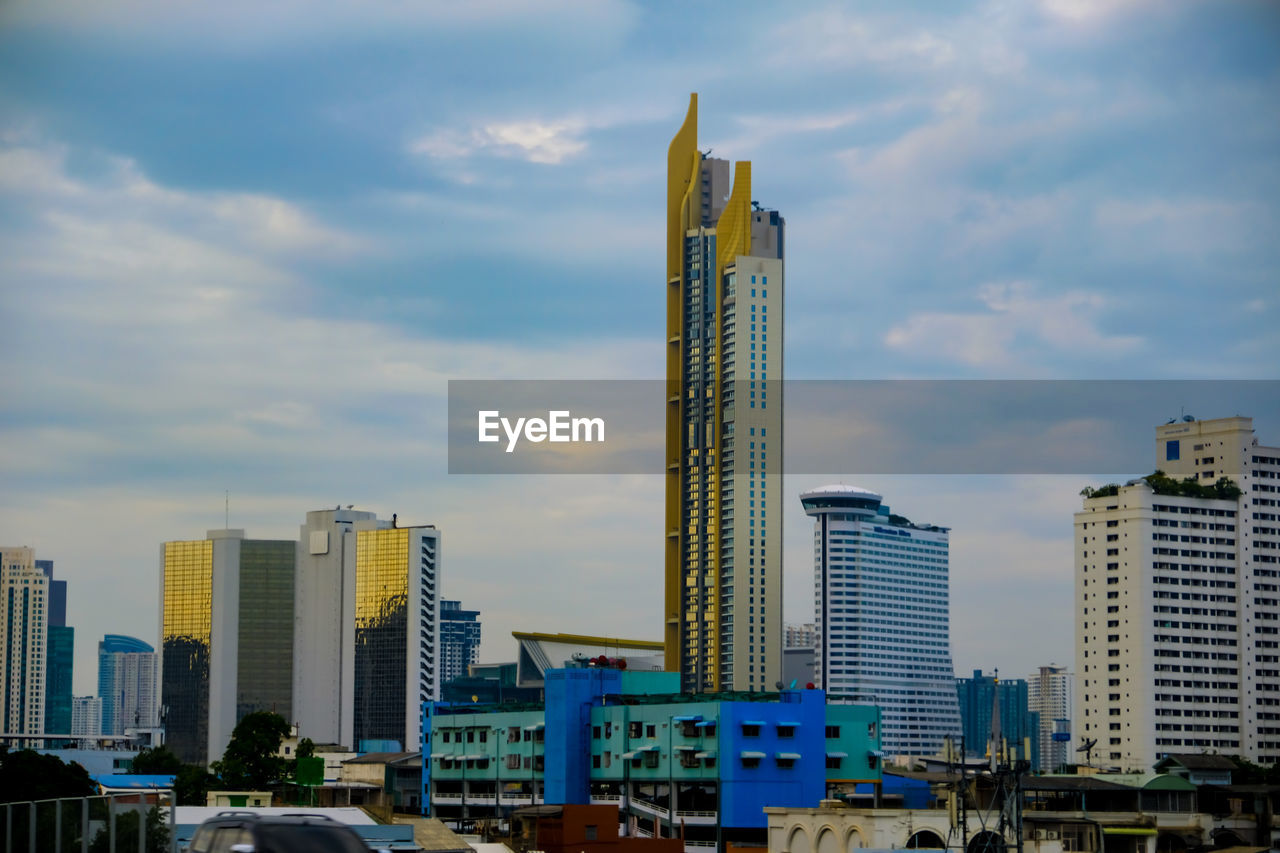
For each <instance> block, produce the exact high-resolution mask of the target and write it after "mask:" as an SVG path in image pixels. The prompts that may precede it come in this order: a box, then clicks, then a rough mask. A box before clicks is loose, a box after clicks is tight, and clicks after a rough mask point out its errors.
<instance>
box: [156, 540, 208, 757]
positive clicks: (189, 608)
mask: <svg viewBox="0 0 1280 853" xmlns="http://www.w3.org/2000/svg"><path fill="white" fill-rule="evenodd" d="M162 555H163V556H162V558H161V559H162V561H163V563H162V567H161V580H160V584H161V597H160V609H161V613H160V637H161V640H160V646H161V655H162V661H161V671H162V672H163V680H162V682H161V697H162V700H161V701H162V704H163V706H164V724H165V738H166V741H167V744H168V746H169V749H171V750H172V751H173V752H174V754H175V755H177V756H178V757H179V758H181V759H182V760H183V761H184V762H187V763H204V762H206V761H208V760H209V759H208V757H207V752H208V741H209V655H210V650H211V649H210V645H211V634H212V631H213V625H212V623H213V541H212V540H210V539H204V540H199V541H189V542H166V543H164V545H163V546H162Z"/></svg>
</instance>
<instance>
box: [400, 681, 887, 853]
mask: <svg viewBox="0 0 1280 853" xmlns="http://www.w3.org/2000/svg"><path fill="white" fill-rule="evenodd" d="M678 690H679V677H678V674H676V673H666V672H623V671H619V670H616V669H607V668H583V669H561V670H550V671H548V672H547V682H546V702H545V703H542V704H531V705H524V706H511V705H505V706H492V705H490V706H481V705H443V704H441V703H430V704H428V705H427V706H425V707H424V712H423V727H422V728H423V733H424V736H423V750H422V753H423V800H422V801H423V803H424V806H425V807H426V808H427V809H428V813H429V814H430V815H432V816H433V817H438V818H441V819H443V820H445V821H446V822H449V823H453V824H455V825H465V824H470V823H474V822H475V821H478V820H484V819H493V818H504V817H506V816H508V815H509V814H510V813H511V811H513V810H514V809H516V808H520V807H522V806H529V805H538V804H543V803H553V804H558V803H584V804H585V803H596V804H599V803H615V804H617V805H618V806H619V809H620V813H619V820H620V822H621V823H622V828H623V832H624V833H625V834H628V835H633V836H653V837H680V838H683V839H684V840H685V847H686V849H688V850H699V849H706V848H712V847H717V848H720V849H723V847H724V845H725V844H726V843H727V842H730V841H733V842H744V843H745V842H752V841H760V840H763V838H764V831H765V827H766V818H765V814H764V807H765V806H813V807H816V806H817V805H818V803H819V802H820V801H821V800H822V799H824V798H825V797H827V796H828V795H830V794H831V793H832V792H834V791H836V790H849V791H852V790H853V788H854V786H855V785H857V784H859V783H864V784H865V783H872V784H875V785H878V784H879V783H880V780H881V775H880V754H881V753H880V715H879V709H878V708H876V707H875V706H874V705H827V704H826V701H825V694H824V693H823V692H822V691H821V690H791V691H783V692H781V693H726V694H681V693H679V692H678Z"/></svg>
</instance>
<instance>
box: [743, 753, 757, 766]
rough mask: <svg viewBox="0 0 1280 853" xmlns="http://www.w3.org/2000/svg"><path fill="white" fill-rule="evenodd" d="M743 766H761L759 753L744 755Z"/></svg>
mask: <svg viewBox="0 0 1280 853" xmlns="http://www.w3.org/2000/svg"><path fill="white" fill-rule="evenodd" d="M742 766H743V767H759V766H760V757H759V756H757V755H744V756H742Z"/></svg>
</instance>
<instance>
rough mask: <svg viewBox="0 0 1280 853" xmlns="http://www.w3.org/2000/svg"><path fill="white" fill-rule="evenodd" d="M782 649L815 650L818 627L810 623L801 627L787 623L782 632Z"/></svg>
mask: <svg viewBox="0 0 1280 853" xmlns="http://www.w3.org/2000/svg"><path fill="white" fill-rule="evenodd" d="M782 647H783V648H784V649H815V648H817V647H818V626H817V625H815V624H813V623H812V622H805V623H804V624H802V625H795V624H792V623H788V624H787V626H786V629H785V630H784V632H783V639H782Z"/></svg>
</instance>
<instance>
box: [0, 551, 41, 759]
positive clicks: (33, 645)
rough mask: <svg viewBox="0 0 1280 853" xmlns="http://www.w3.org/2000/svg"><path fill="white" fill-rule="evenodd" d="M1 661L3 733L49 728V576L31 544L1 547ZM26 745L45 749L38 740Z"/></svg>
mask: <svg viewBox="0 0 1280 853" xmlns="http://www.w3.org/2000/svg"><path fill="white" fill-rule="evenodd" d="M0 597H2V600H0V661H3V663H4V707H3V714H4V719H3V720H2V721H0V723H2V724H3V726H4V728H3V729H0V731H4V732H7V733H12V734H42V733H43V732H44V731H45V728H44V724H45V719H44V714H45V688H46V683H47V682H46V674H45V663H46V658H45V640H46V637H47V633H48V623H47V619H48V612H49V611H48V607H49V578H48V576H47V575H46V574H45V573H44V571H43V570H41V569H38V568H36V565H35V552H34V551H33V550H32V549H31V548H26V547H18V548H5V547H0ZM24 745H25V746H32V747H40V746H43V745H44V744H43V741H40V740H33V741H30V742H27V743H25V744H24Z"/></svg>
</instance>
